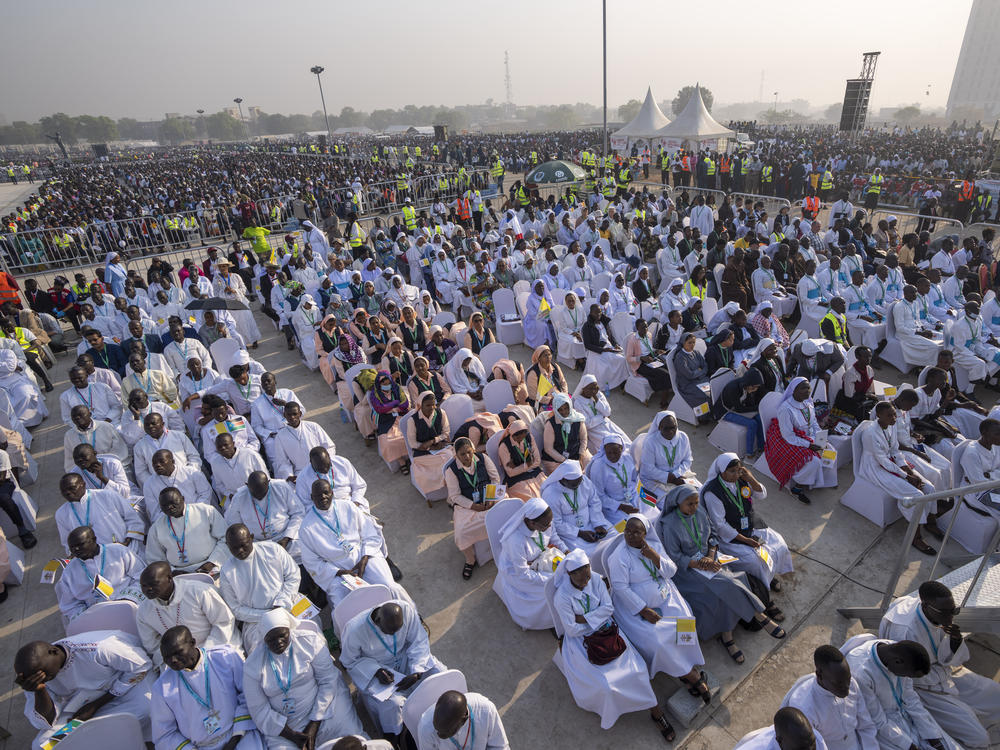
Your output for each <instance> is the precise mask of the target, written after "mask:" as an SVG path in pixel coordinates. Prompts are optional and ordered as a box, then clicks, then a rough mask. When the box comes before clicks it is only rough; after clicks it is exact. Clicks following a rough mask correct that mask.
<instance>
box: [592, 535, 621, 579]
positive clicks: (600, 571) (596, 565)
mask: <svg viewBox="0 0 1000 750" xmlns="http://www.w3.org/2000/svg"><path fill="white" fill-rule="evenodd" d="M624 542H625V535H624V534H615V536H614V537H613V538H612V539H610V540H608V542H607V543H606V544H602V545H601V546H600V547H598V548H597V551H596V553H595V554H594V556H593V557H591V558H590V569H591V571H592V572H593V573H595V574H596V575H599V576H601V577H602V578H606V577H607V575H608V560H610V559H611V553H612V552H614V551H615V550H616V549H618V547H620V546H621V545H622V544H623V543H624Z"/></svg>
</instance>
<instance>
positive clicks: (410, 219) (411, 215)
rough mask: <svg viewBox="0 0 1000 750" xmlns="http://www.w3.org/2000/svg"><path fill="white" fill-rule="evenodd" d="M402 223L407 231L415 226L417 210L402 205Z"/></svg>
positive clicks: (410, 230)
mask: <svg viewBox="0 0 1000 750" xmlns="http://www.w3.org/2000/svg"><path fill="white" fill-rule="evenodd" d="M403 224H404V225H405V226H406V231H408V232H412V231H413V230H414V229H416V228H417V212H416V211H414V210H413V206H403Z"/></svg>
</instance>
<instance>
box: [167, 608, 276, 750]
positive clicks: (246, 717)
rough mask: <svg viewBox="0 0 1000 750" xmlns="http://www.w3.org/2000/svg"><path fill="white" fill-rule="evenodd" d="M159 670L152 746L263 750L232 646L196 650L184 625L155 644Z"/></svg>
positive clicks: (241, 671) (239, 665) (236, 652)
mask: <svg viewBox="0 0 1000 750" xmlns="http://www.w3.org/2000/svg"><path fill="white" fill-rule="evenodd" d="M160 654H161V655H162V657H163V664H164V666H165V667H168V669H164V670H163V673H162V674H161V675H160V679H159V680H158V681H157V683H156V686H155V687H154V689H153V695H152V717H153V742H154V743H155V744H156V745H157V746H159V747H184V746H186V745H191V746H193V747H197V748H204V750H235V748H237V747H239V749H240V750H263V748H264V743H263V739H262V738H261V736H260V733H259V732H258V731H257V728H256V726H255V725H254V723H253V719H252V718H251V716H250V712H249V710H247V704H246V697H245V695H244V692H243V687H242V686H243V669H244V665H243V657H242V656H240V653H239V651H237V650H236V648H234V647H233V646H217V647H215V648H205V649H201V648H198V647H197V646H196V645H195V640H194V637H193V636H192V635H191V631H190V630H188V629H187V627H185V626H184V625H177V626H175V627H172V628H170V629H169V630H167V632H165V633H164V634H163V638H162V640H161V641H160Z"/></svg>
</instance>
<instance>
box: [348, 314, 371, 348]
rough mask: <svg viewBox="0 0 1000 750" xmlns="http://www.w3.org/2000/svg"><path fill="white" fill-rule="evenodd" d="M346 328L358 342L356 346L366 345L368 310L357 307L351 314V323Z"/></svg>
mask: <svg viewBox="0 0 1000 750" xmlns="http://www.w3.org/2000/svg"><path fill="white" fill-rule="evenodd" d="M347 330H348V331H349V332H350V334H351V335H352V336H353V337H354V340H355V341H357V342H358V346H363V347H367V338H368V331H369V328H368V312H367V311H366V310H365V309H364V308H361V307H359V308H357V309H356V310H355V311H354V315H352V316H351V324H350V325H349V326H348V327H347Z"/></svg>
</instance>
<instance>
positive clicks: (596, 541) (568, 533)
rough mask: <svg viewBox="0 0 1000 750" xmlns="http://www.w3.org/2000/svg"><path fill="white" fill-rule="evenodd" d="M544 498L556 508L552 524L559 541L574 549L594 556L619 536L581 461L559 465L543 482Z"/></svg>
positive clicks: (550, 505) (553, 508) (542, 491)
mask: <svg viewBox="0 0 1000 750" xmlns="http://www.w3.org/2000/svg"><path fill="white" fill-rule="evenodd" d="M541 495H542V500H544V501H545V503H546V505H548V506H549V508H551V509H552V513H553V518H552V523H553V524H554V525H555V528H556V532H557V533H558V534H559V538H560V539H562V540H563V541H564V542H565V543H566V544H567V545H568V546H569V548H570V549H582V550H583V551H584V552H587V553H588V555H590V554H594V553H595V552H596V551H597V550H598V549H602V548H603V547H604V545H605V544H607V542H609V541H610V540H611V539H612V538H613V537H615V536H616V535H617V533H618V532H616V531H615V530H614V527H613V526H612V525H611V524H610V523H608V519H606V518H605V517H604V508H603V503H602V502H601V496H600V494H599V493H598V492H597V488H596V487H595V486H594V483H593V482H591V481H590V479H588V478H587V477H586V476H584V474H583V470H582V469H581V468H580V462H579V461H573V460H566V461H563V462H562V463H561V464H559V466H558V468H557V469H556V470H555V471H554V472H552V473H551V474H550V475H549V476H548V478H546V479H545V481H544V482H542V487H541Z"/></svg>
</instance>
